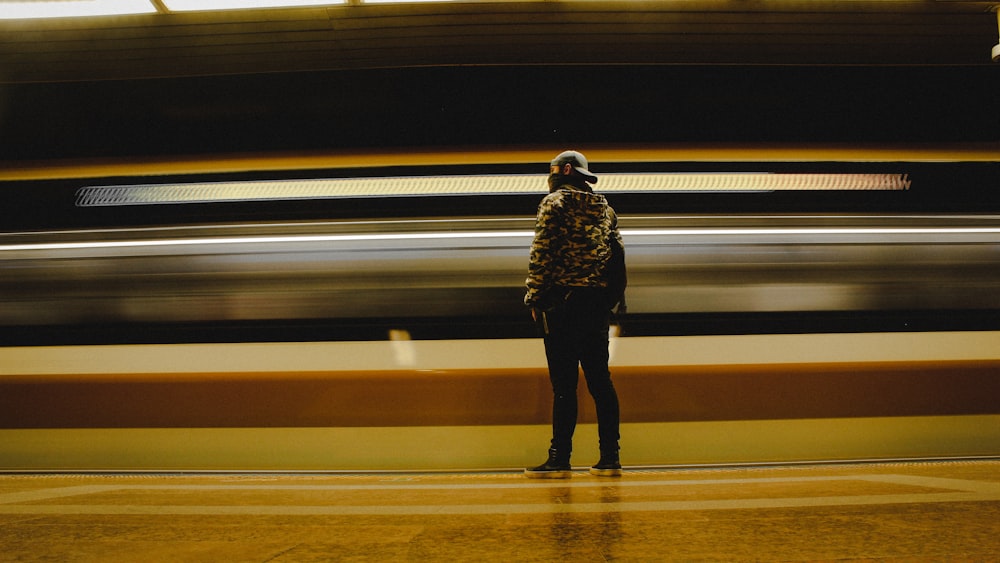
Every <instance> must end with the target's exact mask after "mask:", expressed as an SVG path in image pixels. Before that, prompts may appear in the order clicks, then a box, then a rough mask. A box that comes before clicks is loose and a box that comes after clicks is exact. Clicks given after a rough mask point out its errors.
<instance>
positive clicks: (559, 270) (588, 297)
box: [524, 151, 624, 479]
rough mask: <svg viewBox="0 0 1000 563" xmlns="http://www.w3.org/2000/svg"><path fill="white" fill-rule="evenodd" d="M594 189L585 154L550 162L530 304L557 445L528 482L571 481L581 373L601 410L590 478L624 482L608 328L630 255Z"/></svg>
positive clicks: (553, 443) (530, 277) (538, 224)
mask: <svg viewBox="0 0 1000 563" xmlns="http://www.w3.org/2000/svg"><path fill="white" fill-rule="evenodd" d="M596 182H597V176H596V175H594V174H593V173H591V172H590V170H588V164H587V159H586V158H585V157H584V156H583V155H582V154H580V153H579V152H576V151H565V152H562V153H560V154H559V155H558V156H556V158H555V159H554V160H552V163H551V166H550V169H549V179H548V183H549V194H548V195H547V196H545V198H543V199H542V201H541V203H540V204H539V206H538V214H537V217H536V221H535V238H534V240H533V242H532V245H531V256H530V261H529V264H528V278H527V280H526V281H525V285H526V286H527V293H526V294H525V296H524V303H525V305H527V306H528V307H529V308H530V309H531V314H532V317H533V318H534V319H535V321H536V322H537V323H538V324H539V325H540V326H541V327H542V331H543V334H544V342H545V357H546V360H547V363H548V369H549V380H550V382H551V383H552V441H551V444H550V448H549V456H548V459H547V460H546V461H545V463H543V464H541V465H539V466H537V467H529V468H526V469H525V475H526V476H527V477H530V478H558V479H564V478H568V477H570V476H571V466H570V455H571V453H572V449H573V432H574V431H575V429H576V422H577V400H576V389H577V383H578V381H579V369H580V368H581V367H582V368H583V373H584V378H585V379H586V382H587V389H588V390H589V392H590V395H591V397H593V399H594V405H595V407H596V410H597V426H598V439H599V447H600V452H601V457H600V460H599V461H598V462H597V464H596V465H594V466H593V467H591V468H590V473H591V474H593V475H598V476H619V475H621V474H622V466H621V462H620V460H619V444H618V441H619V438H620V436H619V406H618V394H617V392H616V391H615V387H614V384H613V383H612V381H611V372H610V371H609V369H608V328H609V323H610V319H611V310H612V309H613V308H614V307H615V305H618V304H619V303H620V302H622V303H623V301H624V296H623V292H624V286H623V285H621V284H620V282H618V281H616V278H615V272H614V271H613V270H614V269H615V268H614V267H613V264H615V263H616V261H615V260H613V257H614V255H615V253H617V254H618V255H619V256H618V261H617V263H618V264H620V266H619V268H620V269H621V272H619V274H618V275H620V276H624V249H623V246H622V239H621V234H620V233H619V231H618V218H617V215H616V214H615V211H614V209H612V208H611V206H610V205H609V204H608V201H607V199H605V197H604V196H603V195H599V194H595V193H594V191H593V189H592V188H591V186H590V184H593V183H596ZM619 310H621V309H619Z"/></svg>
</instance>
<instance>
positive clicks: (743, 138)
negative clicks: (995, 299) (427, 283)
mask: <svg viewBox="0 0 1000 563" xmlns="http://www.w3.org/2000/svg"><path fill="white" fill-rule="evenodd" d="M156 1H157V2H158V0H156ZM363 2H364V0H350V4H347V5H340V6H330V7H313V8H296V9H269V10H228V11H214V12H185V13H162V8H161V13H156V14H149V15H132V16H116V17H87V18H83V17H81V18H57V19H40V20H0V182H2V181H4V180H5V179H12V178H13V179H16V178H26V177H36V176H41V177H65V176H67V175H69V176H75V175H82V174H90V175H93V174H101V173H104V172H80V171H66V169H65V168H60V167H61V166H64V165H65V164H66V163H79V162H101V163H104V164H107V163H112V164H114V163H123V162H124V163H128V167H129V170H131V171H132V172H134V173H140V174H153V173H163V171H164V170H165V169H164V168H163V167H162V166H160V167H158V168H157V167H152V168H140V167H138V165H136V164H135V163H136V162H139V161H146V162H148V161H151V160H156V161H159V162H164V161H174V160H184V161H185V162H189V161H191V159H194V160H195V161H204V160H206V159H207V160H209V161H211V165H210V166H209V167H208V168H210V169H223V168H225V169H234V170H243V169H249V168H250V167H259V166H261V162H260V160H259V158H258V157H260V155H279V156H282V157H285V156H292V157H294V158H298V157H301V156H302V155H307V156H308V155H323V158H326V160H322V159H321V160H320V161H310V162H311V163H312V164H310V166H316V167H320V168H322V167H325V166H333V165H338V166H339V164H331V163H332V162H341V160H345V161H346V162H349V163H357V162H361V161H362V160H363V155H367V156H364V158H369V159H370V157H371V155H388V156H386V157H385V158H388V159H389V161H390V162H397V163H399V162H404V160H401V159H409V160H407V161H405V162H416V161H417V160H419V159H420V158H424V157H422V156H420V155H428V154H431V153H434V154H439V155H450V156H448V158H451V159H452V161H453V162H464V161H466V160H469V159H473V158H475V159H479V160H482V159H487V160H490V159H494V160H495V159H496V158H497V157H496V156H490V155H496V154H500V153H503V152H504V151H507V154H508V155H509V156H508V157H507V160H512V159H514V160H516V159H522V160H523V158H522V157H515V156H510V155H514V154H516V151H518V150H521V149H524V148H528V147H534V148H535V149H538V150H540V153H541V154H548V152H550V151H551V150H553V149H559V148H560V147H565V146H575V147H577V148H581V149H585V148H594V147H604V148H616V147H617V148H623V147H633V148H647V149H648V148H650V147H668V146H670V147H682V148H685V149H690V148H692V147H715V146H729V147H736V148H737V149H738V150H743V149H745V148H746V147H766V148H767V150H768V151H769V152H768V153H767V154H769V155H770V156H769V157H768V158H772V159H773V158H779V159H780V158H782V155H785V154H791V153H790V152H789V151H790V150H793V149H794V150H799V149H802V148H806V147H810V146H823V147H847V148H849V149H851V150H854V151H855V153H854V154H857V150H859V149H858V147H883V148H885V147H910V148H912V147H915V146H918V145H919V146H924V147H926V146H933V147H935V150H947V151H952V150H955V149H956V148H958V149H960V150H964V151H965V153H966V154H969V155H972V156H971V157H972V158H974V159H983V158H986V159H990V157H989V156H988V155H990V154H1000V148H998V147H1000V113H998V112H996V111H994V109H993V108H994V107H995V100H994V96H995V93H996V91H997V90H998V89H1000V63H993V62H992V61H991V49H992V48H993V46H994V45H996V44H997V43H998V35H1000V33H998V25H997V15H996V13H994V7H995V6H996V5H997V4H1000V0H996V1H995V2H965V1H950V0H937V1H935V0H920V1H911V0H883V1H864V0H841V1H827V0H811V1H810V0H799V1H792V0H787V1H786V0H638V1H631V2H614V1H603V0H577V1H547V0H542V1H530V0H529V1H519V2H483V1H472V2H428V3H420V2H415V3H399V4H370V5H369V4H364V3H363ZM158 3H159V4H161V5H162V3H161V2H158ZM775 147H778V148H777V149H775ZM781 147H784V148H781ZM963 147H965V148H963ZM455 151H458V152H457V153H456V152H455ZM463 151H466V152H467V151H473V152H475V151H478V152H475V154H476V155H478V156H475V157H472V156H469V157H466V158H464V159H463V158H461V157H456V156H454V155H455V154H459V153H462V152H463ZM511 151H515V152H511ZM969 151H972V152H969ZM661 152H662V151H661ZM470 154H471V153H470ZM608 154H611V153H608ZM663 154H667V153H663ZM703 154H707V155H708V156H700V157H699V158H700V159H706V158H707V159H718V158H732V156H731V155H730V153H725V154H723V155H722V156H719V155H718V154H717V153H711V152H710V153H703ZM232 155H254V157H253V158H254V160H253V161H252V162H251V163H247V162H246V161H231V160H230V161H226V159H228V158H230V157H231V156H232ZM338 155H339V156H338ZM359 155H362V156H359ZM984 155H986V156H984ZM334 156H336V158H339V159H340V160H336V159H334V160H330V158H333V157H334ZM442 158H443V157H442ZM643 158H648V156H644V157H643ZM663 158H674V157H663ZM676 158H680V157H676ZM754 158H758V157H756V156H755V157H754ZM852 158H853V157H852ZM414 159H416V160H414ZM530 159H537V155H536V154H534V153H532V156H531V157H530ZM439 160H440V159H439ZM479 160H477V162H478V161H479ZM532 161H533V160H532ZM226 162H230V163H229V164H226ZM232 162H236V164H232ZM294 162H296V163H299V164H291V165H288V166H303V165H302V164H301V163H300V161H298V160H296V161H294ZM102 166H103V165H102ZM157 166H159V165H157ZM171 169H172V168H171ZM74 170H75V169H74ZM98 170H105V169H104V168H100V167H99V168H98Z"/></svg>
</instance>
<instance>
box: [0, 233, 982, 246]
mask: <svg viewBox="0 0 1000 563" xmlns="http://www.w3.org/2000/svg"><path fill="white" fill-rule="evenodd" d="M621 233H622V236H623V237H625V238H635V237H649V236H673V237H689V236H729V237H732V236H739V237H744V236H753V235H765V236H770V235H791V236H816V235H827V236H842V235H876V236H889V235H976V234H979V235H982V234H987V235H1000V227H941V228H935V227H925V228H924V227H914V228H895V227H886V228H881V227H870V228H795V229H750V228H746V229H623V230H622V232H621ZM533 236H534V232H533V231H485V232H467V233H461V232H459V233H456V232H432V233H384V234H379V233H368V234H342V235H287V236H247V237H218V238H181V239H149V240H122V241H94V242H52V243H29V244H7V245H0V252H15V251H31V250H80V249H110V248H142V247H150V248H151V247H166V246H211V245H231V244H250V245H255V244H299V243H338V242H375V241H408V240H471V239H485V238H521V239H530V238H532V237H533Z"/></svg>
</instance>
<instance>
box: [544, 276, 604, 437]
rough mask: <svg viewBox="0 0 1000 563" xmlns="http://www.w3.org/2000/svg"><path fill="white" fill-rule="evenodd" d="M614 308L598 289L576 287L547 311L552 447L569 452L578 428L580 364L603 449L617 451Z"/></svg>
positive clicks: (547, 354)
mask: <svg viewBox="0 0 1000 563" xmlns="http://www.w3.org/2000/svg"><path fill="white" fill-rule="evenodd" d="M609 320H610V311H609V310H608V307H607V300H606V298H605V296H604V294H603V292H602V291H601V290H600V289H592V288H573V291H572V293H571V294H570V296H569V299H568V300H567V301H566V302H565V303H563V304H562V305H561V306H559V307H558V308H556V309H554V310H552V311H549V312H547V313H546V321H547V325H548V333H547V334H546V335H545V356H546V359H547V360H548V365H549V380H550V381H551V382H552V394H553V398H552V449H554V450H556V451H558V452H559V453H560V454H565V455H567V456H568V455H569V453H570V452H571V451H572V449H573V432H574V431H575V430H576V417H577V404H576V387H577V382H578V381H579V379H580V371H579V368H580V367H583V375H584V378H585V379H586V380H587V389H588V390H589V391H590V395H591V397H593V398H594V406H595V407H596V409H597V431H598V437H599V440H600V442H599V445H600V449H601V453H602V454H605V453H616V452H618V439H619V433H618V426H619V414H618V393H617V392H616V391H615V386H614V384H613V383H612V382H611V372H610V371H609V370H608V323H609Z"/></svg>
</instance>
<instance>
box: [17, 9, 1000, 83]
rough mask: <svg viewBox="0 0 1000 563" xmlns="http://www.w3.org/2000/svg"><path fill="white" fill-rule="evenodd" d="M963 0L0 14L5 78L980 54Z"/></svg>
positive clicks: (992, 30)
mask: <svg viewBox="0 0 1000 563" xmlns="http://www.w3.org/2000/svg"><path fill="white" fill-rule="evenodd" d="M998 3H1000V2H997V1H994V2H966V1H960V0H937V1H934V0H920V1H909V0H883V1H863V0H840V1H825V0H814V1H809V0H798V1H786V0H683V1H679V0H661V1H654V0H644V1H630V2H620V1H603V0H580V1H517V2H481V1H474V2H432V3H401V4H373V5H365V4H362V3H359V2H357V1H354V2H352V4H351V5H342V6H332V7H313V8H296V9H268V10H228V11H214V12H186V13H158V14H150V15H135V16H116V17H88V18H61V19H45V20H2V21H0V83H8V84H12V83H25V82H59V81H92V80H106V79H136V78H153V77H158V78H162V77H182V76H209V75H231V74H254V73H275V72H289V71H296V72H301V71H326V70H345V69H350V70H357V69H371V68H400V67H427V66H460V65H477V66H478V65H545V64H562V65H565V64H581V65H582V64H615V65H623V64H624V65H629V64H641V65H658V64H668V65H685V64H696V65H704V64H736V65H858V64H860V65H873V64H874V65H881V64H885V65H900V64H903V65H910V64H916V65H928V64H930V65H970V64H971V65H979V64H991V49H992V47H993V46H994V45H995V44H997V43H998V26H997V17H996V15H995V14H994V13H993V11H992V10H993V9H994V7H995V6H996V5H997V4H998Z"/></svg>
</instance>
